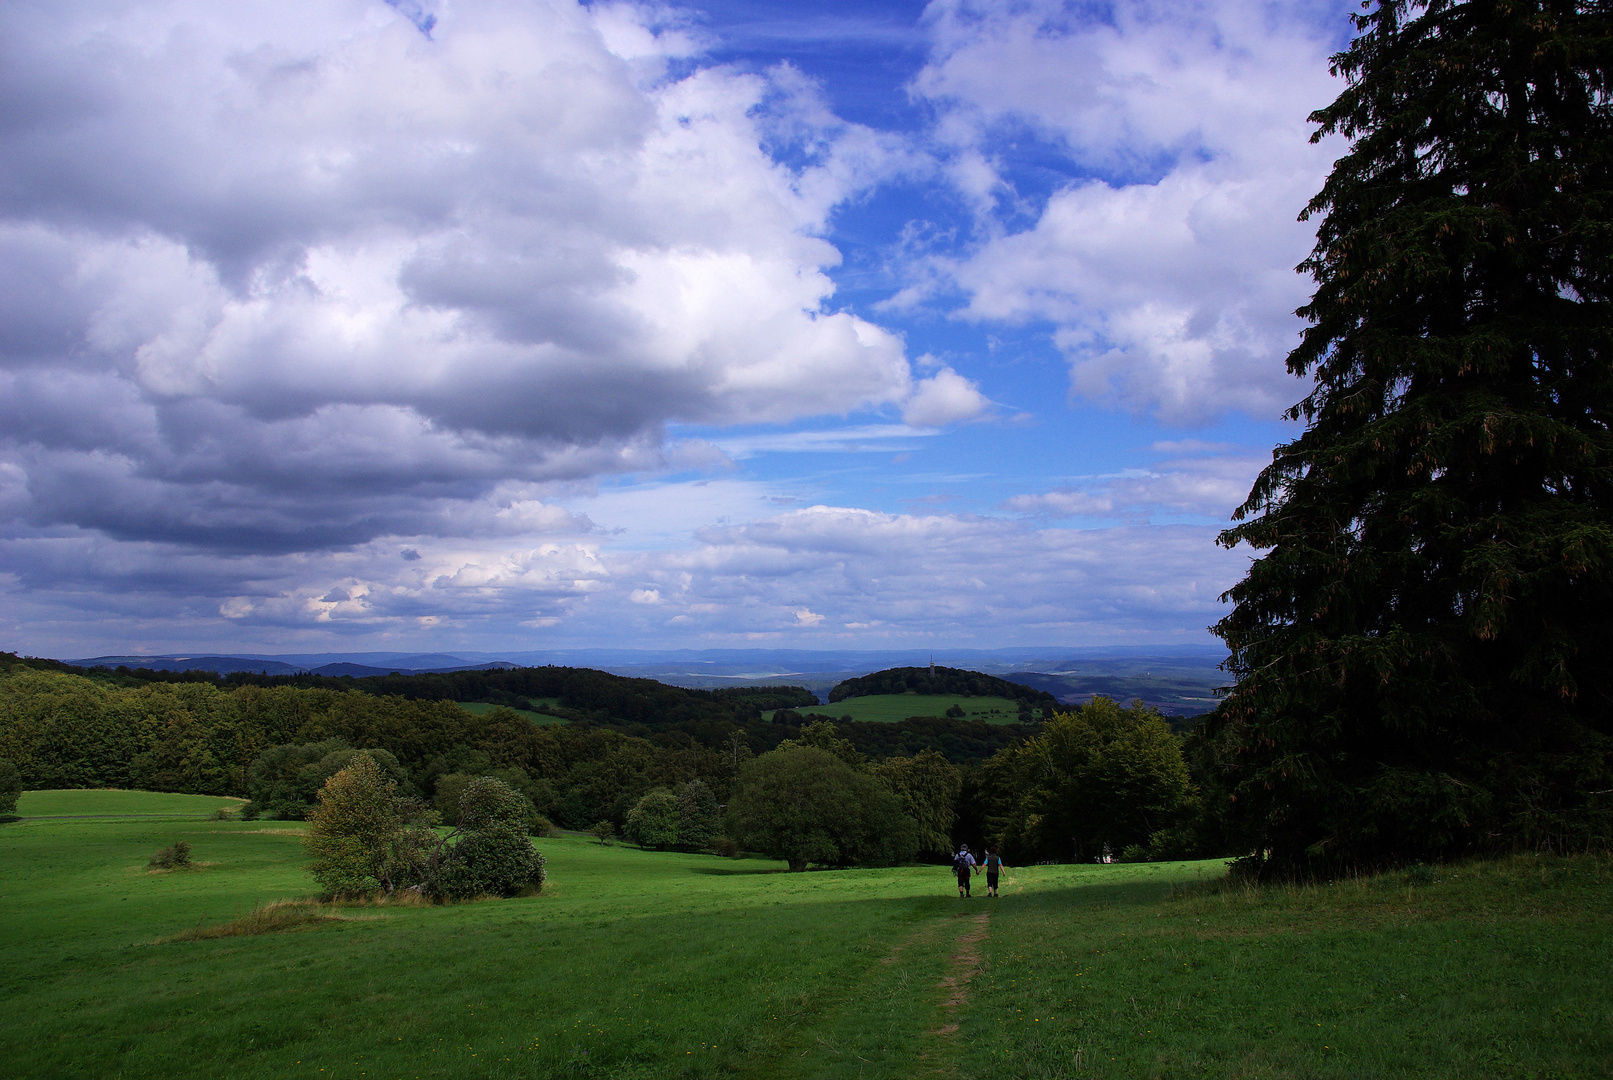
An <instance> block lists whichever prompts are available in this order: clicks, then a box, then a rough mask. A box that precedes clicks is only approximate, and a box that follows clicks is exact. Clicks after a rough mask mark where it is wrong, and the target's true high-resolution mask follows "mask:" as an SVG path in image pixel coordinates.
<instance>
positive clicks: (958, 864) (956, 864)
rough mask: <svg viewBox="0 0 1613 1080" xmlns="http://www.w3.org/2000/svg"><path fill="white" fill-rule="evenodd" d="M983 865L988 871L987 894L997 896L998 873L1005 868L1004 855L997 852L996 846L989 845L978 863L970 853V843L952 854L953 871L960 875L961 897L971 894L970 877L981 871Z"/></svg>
mask: <svg viewBox="0 0 1613 1080" xmlns="http://www.w3.org/2000/svg"><path fill="white" fill-rule="evenodd" d="M981 867H984V868H985V871H986V895H987V896H990V897H993V898H995V897H996V896H997V875H998V874H999V873H1001V871H1002V868H1003V860H1002V856H1000V855H998V854H997V849H996V847H995V846H993V847H988V848H987V849H986V854H985V857H984V858H982V859H981V860H980V861H979V862H978V863H977V862H976V861H975V857H974V856H973V855H971V854H969V845H968V844H963V845H960V846H959V848H958V853H957V854H956V855H954V856H952V872H953V873H955V874H957V875H958V897H959V899H963V898H965V897H968V896H970V895H971V894H970V892H969V878H970V876H971V875H973V874H978V873H980V870H981Z"/></svg>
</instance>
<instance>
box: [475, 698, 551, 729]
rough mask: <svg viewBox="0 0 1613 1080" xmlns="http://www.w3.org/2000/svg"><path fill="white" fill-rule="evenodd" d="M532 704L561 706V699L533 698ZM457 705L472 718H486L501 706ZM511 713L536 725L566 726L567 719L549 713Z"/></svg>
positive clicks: (478, 703) (528, 711) (476, 702)
mask: <svg viewBox="0 0 1613 1080" xmlns="http://www.w3.org/2000/svg"><path fill="white" fill-rule="evenodd" d="M532 703H533V704H534V705H539V704H541V705H558V704H560V699H559V698H533V699H532ZM455 704H456V705H458V706H459V707H460V708H461V709H464V710H465V711H466V712H468V713H470V714H471V715H472V716H485V715H486V714H487V713H490V712H492V711H493V710H494V709H497V708H500V706H498V705H489V704H488V703H487V702H485V701H458V702H455ZM505 707H507V706H505ZM510 711H511V712H512V713H515V714H516V715H517V716H524V717H526V718H527V719H528V720H530V721H532V722H533V723H534V724H564V723H566V719H565V718H564V717H561V716H550V715H549V714H548V713H540V712H532V711H531V710H530V709H510Z"/></svg>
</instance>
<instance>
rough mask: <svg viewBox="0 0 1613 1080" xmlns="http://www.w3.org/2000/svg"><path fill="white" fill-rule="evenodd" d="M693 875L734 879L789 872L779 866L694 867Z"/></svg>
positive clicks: (691, 871) (692, 868) (692, 869)
mask: <svg viewBox="0 0 1613 1080" xmlns="http://www.w3.org/2000/svg"><path fill="white" fill-rule="evenodd" d="M689 872H690V873H692V874H716V875H717V876H718V877H734V876H736V875H740V874H746V875H749V874H788V873H789V871H788V870H786V869H784V868H782V867H778V866H692V867H690V868H689Z"/></svg>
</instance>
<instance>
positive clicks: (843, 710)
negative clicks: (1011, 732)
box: [767, 694, 1019, 724]
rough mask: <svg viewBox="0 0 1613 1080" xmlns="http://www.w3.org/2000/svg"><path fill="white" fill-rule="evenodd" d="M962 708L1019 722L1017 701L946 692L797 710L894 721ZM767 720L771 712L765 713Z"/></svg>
mask: <svg viewBox="0 0 1613 1080" xmlns="http://www.w3.org/2000/svg"><path fill="white" fill-rule="evenodd" d="M954 705H956V706H958V707H959V708H961V709H963V711H964V713H965V714H966V715H965V716H964V719H966V720H984V721H985V722H986V723H988V724H1015V723H1018V722H1019V703H1018V702H1017V701H1009V700H1008V699H1007V698H1000V697H955V696H952V695H948V694H870V695H869V696H868V697H856V698H847V699H846V700H845V701H837V702H835V703H834V704H833V705H804V706H802V707H801V708H799V709H797V710H796V711H797V712H799V713H801V714H802V715H805V714H807V713H818V714H820V715H823V716H832V717H834V719H836V720H838V719H840V718H841V717H842V716H850V717H851V718H852V719H853V720H878V721H887V722H889V721H896V720H906V719H907V718H908V717H910V716H945V715H946V712H947V710H948V709H950V708H951V707H952V706H954ZM767 718H768V719H769V720H771V719H772V713H768V714H767Z"/></svg>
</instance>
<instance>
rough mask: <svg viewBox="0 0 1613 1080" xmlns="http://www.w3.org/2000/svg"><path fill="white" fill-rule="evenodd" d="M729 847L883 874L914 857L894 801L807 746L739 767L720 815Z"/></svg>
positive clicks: (911, 831) (802, 863)
mask: <svg viewBox="0 0 1613 1080" xmlns="http://www.w3.org/2000/svg"><path fill="white" fill-rule="evenodd" d="M728 821H729V828H730V829H731V831H732V832H733V834H734V837H735V839H737V840H738V841H739V842H740V843H742V844H744V845H745V846H746V847H748V848H751V849H752V850H756V851H762V852H766V853H767V854H768V855H770V856H772V857H773V858H775V859H783V860H784V861H785V862H788V863H789V864H790V869H791V870H805V869H806V868H807V864H808V863H819V864H822V865H829V866H846V865H850V864H861V865H866V866H888V865H891V864H893V863H899V862H903V861H905V860H907V859H910V858H912V857H913V856H914V854H916V852H917V850H918V829H917V826H916V825H915V824H914V822H913V819H912V818H911V817H909V816H908V815H907V813H906V812H905V811H904V810H903V808H902V802H901V800H900V799H898V798H897V797H896V795H895V794H894V793H893V792H892V791H891V790H890V789H889V788H887V787H886V786H885V785H884V784H882V783H880V782H879V781H878V780H877V779H875V778H874V777H873V776H871V775H869V774H868V773H866V772H862V771H860V770H858V769H855V768H853V767H852V766H851V765H848V764H847V763H846V762H844V761H842V760H841V759H840V758H838V757H836V756H835V755H834V754H832V753H830V752H828V751H826V750H819V749H818V748H817V747H814V746H794V747H787V748H784V749H780V750H774V751H773V752H771V753H768V754H763V755H762V756H761V757H759V758H757V759H755V760H754V761H752V762H750V763H749V764H747V765H746V766H745V768H744V770H743V771H742V772H741V773H740V775H739V786H738V789H737V790H736V791H735V793H734V798H733V802H732V803H730V804H729V807H728Z"/></svg>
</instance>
